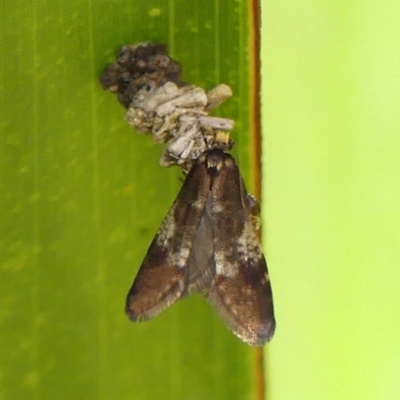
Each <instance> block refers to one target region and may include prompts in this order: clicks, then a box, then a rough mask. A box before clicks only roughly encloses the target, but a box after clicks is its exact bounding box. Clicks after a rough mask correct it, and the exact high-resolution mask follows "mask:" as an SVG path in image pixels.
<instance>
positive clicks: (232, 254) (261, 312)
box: [126, 149, 275, 346]
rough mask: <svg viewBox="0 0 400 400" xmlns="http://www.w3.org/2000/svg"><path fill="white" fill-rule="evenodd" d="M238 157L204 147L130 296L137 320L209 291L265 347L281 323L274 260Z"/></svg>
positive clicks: (228, 319)
mask: <svg viewBox="0 0 400 400" xmlns="http://www.w3.org/2000/svg"><path fill="white" fill-rule="evenodd" d="M253 209H254V199H253V198H252V197H251V196H250V195H249V194H248V193H247V191H246V188H245V185H244V182H243V179H242V177H241V175H240V172H239V170H238V167H237V166H236V164H235V161H234V159H233V157H232V156H230V155H229V154H227V153H224V151H222V150H220V149H212V150H208V151H206V152H205V153H203V154H202V155H201V156H200V158H199V159H198V161H197V162H196V164H195V165H194V166H193V167H192V169H191V170H190V172H189V174H188V176H187V177H186V180H185V182H184V184H183V186H182V189H181V191H180V192H179V195H178V197H177V198H176V200H175V202H174V204H173V205H172V207H171V209H170V211H169V212H168V214H167V216H166V217H165V219H164V221H163V223H162V224H161V227H160V228H159V230H158V232H157V234H156V236H155V237H154V239H153V242H152V243H151V245H150V248H149V250H148V252H147V255H146V257H145V259H144V261H143V263H142V265H141V267H140V269H139V272H138V274H137V276H136V278H135V280H134V282H133V285H132V287H131V289H130V291H129V293H128V296H127V300H126V313H127V315H128V316H129V318H130V319H131V320H133V321H144V320H147V319H149V318H153V317H155V316H156V315H158V314H159V313H161V312H162V311H163V310H165V309H166V308H167V307H169V306H170V305H171V304H173V303H174V302H175V301H176V300H178V299H180V298H182V297H183V296H186V295H188V294H190V293H193V292H202V293H204V294H205V296H206V297H207V299H208V300H209V301H210V302H211V304H213V305H214V307H215V308H216V310H217V312H218V313H219V314H220V316H221V317H222V319H223V320H224V321H225V323H226V325H227V326H228V327H229V328H230V329H231V330H232V331H233V333H234V334H235V335H236V336H238V337H239V338H240V339H242V340H243V341H244V342H246V343H248V344H250V345H254V346H262V345H263V344H264V343H265V342H266V341H269V340H270V339H271V338H272V336H273V334H274V330H275V318H274V310H273V302H272V290H271V284H270V280H269V276H268V271H267V264H266V261H265V258H264V255H263V253H262V250H261V245H260V242H259V240H258V237H257V233H256V224H255V222H254V215H253V214H252V210H253Z"/></svg>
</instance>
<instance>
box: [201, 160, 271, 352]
mask: <svg viewBox="0 0 400 400" xmlns="http://www.w3.org/2000/svg"><path fill="white" fill-rule="evenodd" d="M210 200H211V201H210V202H208V203H207V206H206V211H205V212H206V213H207V214H208V215H209V216H210V221H211V226H212V235H213V247H214V262H215V277H214V279H213V281H212V284H211V288H210V291H209V293H208V299H209V301H210V302H211V303H212V304H213V305H214V307H215V308H216V309H217V311H218V312H219V314H220V315H221V317H222V318H223V319H224V321H225V323H226V324H227V325H228V327H229V328H230V329H231V330H232V331H233V333H234V334H235V335H236V336H238V337H239V338H240V339H242V340H243V341H244V342H246V343H248V344H250V345H254V346H262V345H263V344H264V343H265V342H266V341H269V340H270V339H271V338H272V336H273V334H274V330H275V317H274V309H273V302H272V290H271V284H270V280H269V276H268V271H267V264H266V261H265V258H264V255H263V253H262V249H261V245H260V242H259V240H258V237H257V233H256V230H255V226H254V221H253V220H252V216H251V213H250V207H251V204H249V199H248V196H247V192H246V188H245V186H244V183H243V180H242V178H241V176H240V172H239V170H238V168H237V166H236V165H235V162H234V160H233V158H232V157H231V156H229V155H227V154H225V162H224V167H223V168H222V169H221V171H220V172H219V174H218V176H217V177H216V178H215V179H213V182H212V188H211V192H210Z"/></svg>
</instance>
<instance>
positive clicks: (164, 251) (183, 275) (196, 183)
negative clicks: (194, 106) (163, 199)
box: [126, 164, 210, 321]
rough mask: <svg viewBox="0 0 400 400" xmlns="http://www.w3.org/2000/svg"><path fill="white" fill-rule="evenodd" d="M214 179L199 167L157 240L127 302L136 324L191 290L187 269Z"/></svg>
mask: <svg viewBox="0 0 400 400" xmlns="http://www.w3.org/2000/svg"><path fill="white" fill-rule="evenodd" d="M209 187H210V178H209V177H208V175H207V171H206V169H205V167H204V165H202V164H197V165H195V166H194V167H193V168H192V170H191V171H190V172H189V174H188V176H187V177H186V180H185V182H184V184H183V186H182V189H181V191H180V192H179V195H178V197H177V198H176V200H175V202H174V204H173V205H172V207H171V209H170V211H169V212H168V214H167V216H166V217H165V219H164V221H163V223H162V224H161V226H160V228H159V230H158V232H157V234H156V236H155V237H154V239H153V241H152V243H151V245H150V248H149V250H148V251H147V255H146V257H145V259H144V261H143V263H142V265H141V267H140V269H139V272H138V274H137V276H136V278H135V280H134V282H133V285H132V287H131V289H130V290H129V293H128V296H127V299H126V313H127V315H128V316H129V318H130V319H131V320H133V321H143V320H146V319H149V318H153V317H155V316H156V315H158V314H160V313H161V312H162V311H164V310H165V309H166V308H167V307H169V306H170V305H171V304H173V303H174V302H175V301H176V300H178V299H179V298H181V297H182V296H183V295H185V294H186V293H187V291H188V287H187V286H188V280H189V277H188V275H189V272H188V268H187V264H188V259H189V256H190V253H191V248H192V245H193V241H194V240H195V236H196V232H197V231H198V226H199V223H200V221H201V215H202V214H203V212H204V207H205V203H206V201H207V195H208V193H209Z"/></svg>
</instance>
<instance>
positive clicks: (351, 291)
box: [262, 0, 400, 400]
mask: <svg viewBox="0 0 400 400" xmlns="http://www.w3.org/2000/svg"><path fill="white" fill-rule="evenodd" d="M263 11H264V12H263V49H262V52H263V57H262V60H263V70H262V73H263V99H264V103H263V105H264V107H263V112H262V115H263V128H264V131H263V133H264V146H263V150H264V153H263V156H264V158H263V160H264V171H263V172H264V181H263V183H264V186H263V187H264V191H263V199H264V214H263V220H264V224H263V227H264V234H265V235H264V238H265V241H264V243H265V244H266V246H265V249H266V252H267V254H268V257H269V268H270V271H271V278H272V281H273V284H274V285H273V288H274V295H275V306H276V307H275V308H276V314H277V319H278V328H277V334H276V336H275V338H274V340H273V341H272V343H271V345H270V347H269V348H268V350H269V353H268V355H269V367H270V368H269V372H270V376H269V382H270V386H269V394H270V398H271V399H274V400H287V399H296V400H321V399H323V400H338V399H340V400H377V399H379V400H393V399H397V398H399V394H400V339H399V338H400V318H399V316H400V268H399V261H400V228H399V227H400V184H399V182H400V51H399V43H400V25H399V20H400V3H399V2H398V1H394V0H391V1H390V0H389V1H384V2H375V1H371V0H366V1H346V2H344V1H342V2H326V1H307V2H304V1H292V2H285V4H283V3H282V2H279V1H272V2H271V1H268V2H267V1H266V2H265V3H264V10H263Z"/></svg>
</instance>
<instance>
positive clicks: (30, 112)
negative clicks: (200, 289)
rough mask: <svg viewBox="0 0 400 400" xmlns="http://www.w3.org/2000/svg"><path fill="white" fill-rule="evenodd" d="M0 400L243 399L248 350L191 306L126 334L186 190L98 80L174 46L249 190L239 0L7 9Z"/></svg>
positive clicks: (201, 305)
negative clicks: (135, 300)
mask: <svg viewBox="0 0 400 400" xmlns="http://www.w3.org/2000/svg"><path fill="white" fill-rule="evenodd" d="M0 7H1V11H0V12H1V15H0V17H1V21H2V22H1V26H0V32H1V37H2V42H1V43H2V44H1V46H2V48H1V50H2V52H1V54H2V57H1V64H0V83H1V97H0V124H1V125H0V126H1V146H0V151H1V153H0V166H1V196H0V209H1V226H0V229H1V237H0V240H1V242H0V245H1V248H0V251H1V260H0V261H1V264H0V282H1V294H0V296H1V304H2V306H1V309H0V324H1V337H0V371H1V373H0V399H7V400H9V399H119V400H123V399H139V400H140V399H161V398H163V399H208V400H210V399H218V400H220V399H249V398H251V396H252V394H253V392H254V389H253V386H252V383H253V378H252V368H253V367H252V358H251V354H252V351H251V349H250V348H249V347H248V346H246V345H244V344H242V343H241V342H240V341H239V340H238V339H237V338H235V337H234V336H233V335H232V334H231V333H230V332H229V331H228V330H227V329H226V327H225V326H224V325H223V323H222V322H221V320H220V319H219V317H218V316H216V314H215V312H214V311H213V310H212V309H211V307H209V305H208V304H206V302H205V301H204V299H203V298H201V297H200V296H198V297H196V296H193V297H192V298H188V299H185V300H183V301H181V302H178V304H176V305H175V306H174V307H172V308H171V309H170V310H168V311H166V312H165V313H164V314H163V315H161V316H160V317H158V318H156V319H155V320H153V321H149V322H146V323H144V324H132V323H130V322H129V321H128V320H127V318H126V317H125V315H124V301H125V295H126V293H127V290H128V289H129V287H130V285H131V283H132V281H133V278H134V276H135V274H136V272H137V269H138V267H139V265H140V263H141V261H142V259H143V257H144V255H145V253H146V250H147V247H148V245H149V243H150V241H151V239H152V237H153V235H154V234H155V232H156V230H157V228H158V225H159V224H160V222H161V220H162V218H163V217H164V215H165V213H166V212H167V210H168V208H169V207H170V205H171V203H172V201H173V199H174V197H175V196H176V194H177V191H178V189H179V187H180V184H181V183H180V180H179V178H180V176H181V175H180V172H179V171H178V169H170V170H167V169H162V168H160V167H159V166H158V160H159V157H160V153H161V151H162V147H161V146H157V145H155V144H154V143H152V140H151V138H150V137H149V136H144V135H140V134H138V133H136V132H135V131H134V130H133V129H132V128H130V127H129V126H128V125H127V124H126V123H125V122H124V120H123V117H124V109H123V108H122V106H120V105H119V104H118V103H117V101H116V99H115V97H114V96H112V95H111V94H109V93H107V92H104V91H103V90H102V89H101V87H100V84H99V82H98V79H99V77H100V75H101V73H102V72H103V70H104V68H105V67H106V65H107V64H108V63H109V62H112V61H113V59H114V57H115V56H116V55H117V53H118V51H119V49H120V47H121V46H122V45H123V44H126V43H136V42H140V41H148V40H150V41H154V42H158V43H167V44H168V45H169V49H170V52H171V54H172V56H173V57H174V58H176V59H177V60H179V61H180V62H181V63H182V65H183V68H184V73H183V78H184V79H185V80H186V81H188V82H193V83H195V84H197V85H200V86H203V87H205V88H206V89H210V88H212V87H213V86H215V85H217V84H219V83H227V84H229V85H230V86H231V87H232V88H233V91H234V97H233V98H232V99H230V100H229V101H228V102H227V103H226V104H225V105H223V106H222V107H220V108H219V109H218V115H220V116H226V117H230V118H234V119H235V120H236V121H237V125H236V126H237V129H236V131H235V133H234V135H233V138H234V140H235V141H236V143H237V144H238V146H237V148H238V149H239V152H240V162H241V165H242V171H243V173H244V175H245V177H246V178H247V180H248V178H249V174H248V172H249V165H250V156H251V154H249V149H250V131H249V128H248V127H249V126H250V120H249V118H250V117H249V115H250V113H249V90H250V89H249V86H250V84H249V82H250V80H249V58H248V51H249V50H248V49H249V37H250V36H249V22H248V19H249V10H248V4H247V2H246V1H244V0H243V1H237V2H230V1H223V2H222V1H221V2H211V1H207V2H187V1H184V0H178V1H174V2H170V1H168V0H159V1H155V0H149V1H135V2H126V1H121V0H115V1H92V2H85V1H80V0H73V1H65V0H64V1H53V0H52V1H50V0H45V1H40V2H39V1H38V2H31V3H26V2H24V1H21V0H16V1H14V2H3V3H2V5H1V6H0Z"/></svg>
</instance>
